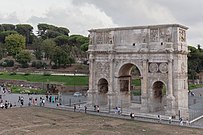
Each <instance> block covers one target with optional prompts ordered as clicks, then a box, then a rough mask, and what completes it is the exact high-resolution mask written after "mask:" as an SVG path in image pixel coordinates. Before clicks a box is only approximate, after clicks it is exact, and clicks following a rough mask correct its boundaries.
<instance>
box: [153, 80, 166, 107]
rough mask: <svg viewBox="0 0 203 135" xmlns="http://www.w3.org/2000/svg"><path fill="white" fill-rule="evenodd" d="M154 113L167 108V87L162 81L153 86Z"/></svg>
mask: <svg viewBox="0 0 203 135" xmlns="http://www.w3.org/2000/svg"><path fill="white" fill-rule="evenodd" d="M153 99H154V103H153V104H154V111H161V110H164V106H166V86H165V84H164V83H163V82H162V81H156V82H155V83H154V84H153Z"/></svg>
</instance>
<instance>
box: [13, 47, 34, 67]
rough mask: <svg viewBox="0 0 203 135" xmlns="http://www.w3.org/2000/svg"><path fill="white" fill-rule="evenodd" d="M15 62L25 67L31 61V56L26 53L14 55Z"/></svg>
mask: <svg viewBox="0 0 203 135" xmlns="http://www.w3.org/2000/svg"><path fill="white" fill-rule="evenodd" d="M16 61H17V62H18V63H20V64H21V65H22V67H23V65H27V64H28V62H30V61H31V54H30V52H28V51H21V52H20V53H18V54H17V55H16Z"/></svg>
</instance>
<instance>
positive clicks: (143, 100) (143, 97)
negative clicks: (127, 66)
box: [141, 60, 149, 112]
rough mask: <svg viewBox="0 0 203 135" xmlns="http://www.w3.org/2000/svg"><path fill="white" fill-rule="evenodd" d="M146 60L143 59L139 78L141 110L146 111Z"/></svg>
mask: <svg viewBox="0 0 203 135" xmlns="http://www.w3.org/2000/svg"><path fill="white" fill-rule="evenodd" d="M147 76H148V60H143V68H142V78H141V93H142V94H141V105H142V107H141V112H148V111H149V109H148V93H147V88H148V87H147V81H148V80H147Z"/></svg>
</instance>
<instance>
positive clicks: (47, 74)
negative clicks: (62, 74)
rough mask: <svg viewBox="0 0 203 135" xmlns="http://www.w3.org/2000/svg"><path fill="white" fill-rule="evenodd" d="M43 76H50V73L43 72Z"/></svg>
mask: <svg viewBox="0 0 203 135" xmlns="http://www.w3.org/2000/svg"><path fill="white" fill-rule="evenodd" d="M43 75H44V76H50V75H51V73H48V72H44V73H43Z"/></svg>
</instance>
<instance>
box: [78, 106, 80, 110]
mask: <svg viewBox="0 0 203 135" xmlns="http://www.w3.org/2000/svg"><path fill="white" fill-rule="evenodd" d="M78 109H79V112H80V104H79V105H78Z"/></svg>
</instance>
